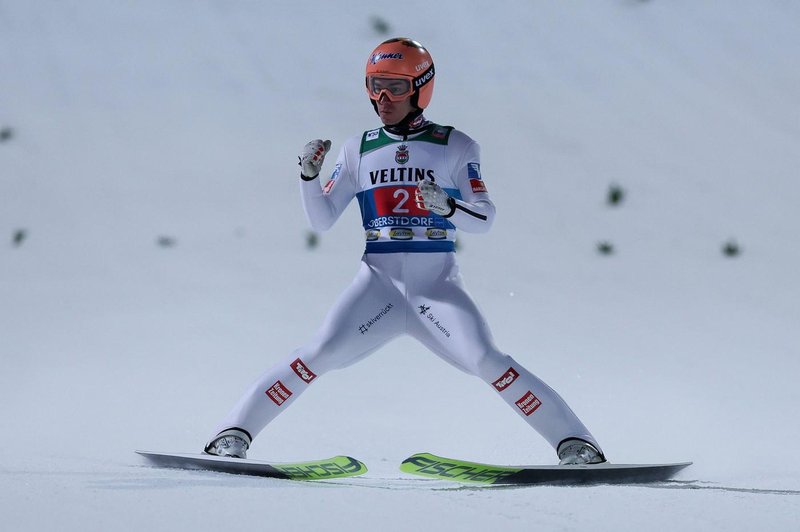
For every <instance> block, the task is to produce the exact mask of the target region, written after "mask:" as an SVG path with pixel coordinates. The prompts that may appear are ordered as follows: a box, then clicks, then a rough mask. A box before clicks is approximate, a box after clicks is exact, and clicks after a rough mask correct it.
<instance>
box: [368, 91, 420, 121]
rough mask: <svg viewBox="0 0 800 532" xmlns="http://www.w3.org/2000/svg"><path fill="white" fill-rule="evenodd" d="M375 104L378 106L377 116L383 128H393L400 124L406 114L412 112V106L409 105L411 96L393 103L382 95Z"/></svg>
mask: <svg viewBox="0 0 800 532" xmlns="http://www.w3.org/2000/svg"><path fill="white" fill-rule="evenodd" d="M375 103H376V104H377V106H378V116H380V117H381V122H383V125H385V126H393V125H395V124H398V123H400V121H402V120H403V119H404V118H405V117H406V115H408V113H410V112H411V111H413V110H414V106H413V105H411V96H408V97H407V98H405V99H403V100H400V101H398V102H393V101H391V100H390V99H389V98H387V97H386V95H385V94H384V95H383V96H381V98H380V100H378V101H377V102H375Z"/></svg>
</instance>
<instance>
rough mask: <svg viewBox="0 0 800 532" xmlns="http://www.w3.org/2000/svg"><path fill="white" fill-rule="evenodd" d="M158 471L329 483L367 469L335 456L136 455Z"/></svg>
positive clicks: (143, 452) (149, 453) (361, 464)
mask: <svg viewBox="0 0 800 532" xmlns="http://www.w3.org/2000/svg"><path fill="white" fill-rule="evenodd" d="M136 452H137V453H138V454H139V455H141V456H143V457H144V458H145V459H147V461H148V462H150V463H151V464H153V465H154V466H157V467H168V468H175V469H196V470H203V471H217V472H221V473H232V474H234V475H253V476H259V477H272V478H282V479H289V480H328V479H332V478H343V477H354V476H357V475H363V474H364V473H366V472H367V466H365V465H364V464H363V463H361V462H359V461H358V460H356V459H355V458H352V457H350V456H334V457H333V458H328V459H325V460H311V461H308V462H297V463H286V462H262V461H259V460H249V459H240V458H227V457H221V456H212V455H209V454H180V453H179V454H175V453H154V452H150V451H136Z"/></svg>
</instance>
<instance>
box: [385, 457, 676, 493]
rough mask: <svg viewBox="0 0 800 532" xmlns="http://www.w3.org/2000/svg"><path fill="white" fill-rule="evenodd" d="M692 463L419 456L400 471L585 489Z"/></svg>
mask: <svg viewBox="0 0 800 532" xmlns="http://www.w3.org/2000/svg"><path fill="white" fill-rule="evenodd" d="M689 465H691V462H682V463H677V464H610V463H607V462H606V463H603V464H591V465H563V466H561V465H530V466H500V465H490V464H481V463H477V462H467V461H464V460H454V459H452V458H443V457H441V456H436V455H433V454H430V453H419V454H415V455H413V456H410V457H409V458H406V459H405V460H404V461H403V463H402V465H401V466H400V470H401V471H403V472H405V473H411V474H412V475H419V476H423V477H428V478H436V479H439V480H450V481H455V482H468V483H477V484H522V485H536V484H539V485H564V486H574V485H585V484H641V483H646V482H660V481H664V480H668V479H670V478H672V477H673V476H674V475H675V474H677V473H678V471H680V470H682V469H684V468H685V467H688V466H689Z"/></svg>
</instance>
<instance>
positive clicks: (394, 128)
mask: <svg viewBox="0 0 800 532" xmlns="http://www.w3.org/2000/svg"><path fill="white" fill-rule="evenodd" d="M428 124H429V122H428V121H427V120H425V117H424V116H422V109H414V110H413V111H411V112H410V113H408V114H407V115H406V116H405V118H403V119H402V120H401V121H400V122H398V123H397V124H391V125H388V126H383V128H384V129H385V130H386V131H388V132H389V133H391V134H393V135H404V136H405V135H410V134H411V133H416V132H417V131H419V130H421V129H424V128H425V127H427V126H428Z"/></svg>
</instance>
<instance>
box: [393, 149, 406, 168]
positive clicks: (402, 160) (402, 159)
mask: <svg viewBox="0 0 800 532" xmlns="http://www.w3.org/2000/svg"><path fill="white" fill-rule="evenodd" d="M394 160H395V161H397V164H406V163H407V162H408V146H407V145H406V144H401V145H400V146H398V147H397V152H396V153H395V154H394Z"/></svg>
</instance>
